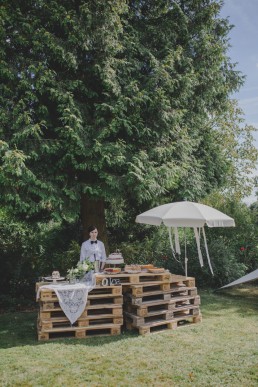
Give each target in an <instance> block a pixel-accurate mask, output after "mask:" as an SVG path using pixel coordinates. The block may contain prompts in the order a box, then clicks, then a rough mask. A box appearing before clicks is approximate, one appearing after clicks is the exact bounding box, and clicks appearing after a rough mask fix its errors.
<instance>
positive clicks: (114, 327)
mask: <svg viewBox="0 0 258 387" xmlns="http://www.w3.org/2000/svg"><path fill="white" fill-rule="evenodd" d="M43 284H46V283H40V284H39V283H38V284H36V289H37V290H38V288H39V286H40V285H43ZM38 302H39V314H38V324H37V328H38V340H40V341H42V340H50V339H55V338H65V337H74V338H85V337H86V338H87V337H92V336H107V335H109V336H110V335H119V334H120V333H121V327H122V325H123V295H122V287H121V285H120V286H96V287H95V288H94V289H93V290H92V291H90V292H89V294H88V299H87V304H86V307H85V309H84V311H83V312H82V314H81V316H80V317H79V318H78V320H77V321H76V322H75V323H74V324H72V325H71V323H70V321H69V320H68V318H67V317H66V316H65V314H64V312H63V311H62V309H61V307H60V305H59V301H58V298H57V296H56V293H55V292H54V291H52V290H50V289H42V290H41V291H40V296H39V300H38Z"/></svg>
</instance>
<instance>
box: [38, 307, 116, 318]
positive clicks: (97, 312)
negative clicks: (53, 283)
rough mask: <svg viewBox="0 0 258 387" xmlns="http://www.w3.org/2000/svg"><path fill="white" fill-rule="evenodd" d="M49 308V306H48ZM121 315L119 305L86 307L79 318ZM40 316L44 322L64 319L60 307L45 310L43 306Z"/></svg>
mask: <svg viewBox="0 0 258 387" xmlns="http://www.w3.org/2000/svg"><path fill="white" fill-rule="evenodd" d="M50 306H51V305H50ZM122 314H123V306H122V305H121V304H111V305H107V304H104V305H93V306H88V307H87V308H86V309H84V311H83V312H82V314H81V316H80V317H81V318H83V317H96V318H97V317H98V316H103V317H106V315H112V316H122ZM40 316H41V318H42V319H44V320H48V319H51V318H55V317H64V316H65V314H64V312H63V310H62V309H61V308H60V305H59V304H58V306H55V307H54V308H51V307H50V308H46V305H45V304H43V305H42V308H41V309H40Z"/></svg>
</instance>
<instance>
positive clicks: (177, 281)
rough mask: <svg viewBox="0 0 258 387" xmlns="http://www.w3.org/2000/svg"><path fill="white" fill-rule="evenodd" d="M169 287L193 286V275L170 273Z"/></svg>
mask: <svg viewBox="0 0 258 387" xmlns="http://www.w3.org/2000/svg"><path fill="white" fill-rule="evenodd" d="M170 284H171V287H173V286H187V287H189V288H192V287H195V278H194V277H185V276H183V275H177V274H171V277H170Z"/></svg>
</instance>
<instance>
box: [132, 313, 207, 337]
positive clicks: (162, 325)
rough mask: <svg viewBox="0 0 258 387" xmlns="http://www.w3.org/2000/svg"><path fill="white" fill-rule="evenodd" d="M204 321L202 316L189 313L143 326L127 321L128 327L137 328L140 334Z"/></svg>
mask: <svg viewBox="0 0 258 387" xmlns="http://www.w3.org/2000/svg"><path fill="white" fill-rule="evenodd" d="M201 321H202V317H201V315H200V314H199V315H198V316H193V315H188V316H180V317H177V318H173V319H171V320H169V321H164V320H159V321H154V322H150V323H146V324H143V325H141V326H134V325H133V323H132V322H131V321H126V328H127V329H129V330H132V329H137V330H138V332H139V334H140V335H147V334H150V333H155V332H161V331H164V330H167V329H176V328H178V327H181V326H184V325H188V324H189V323H192V324H195V323H198V322H201Z"/></svg>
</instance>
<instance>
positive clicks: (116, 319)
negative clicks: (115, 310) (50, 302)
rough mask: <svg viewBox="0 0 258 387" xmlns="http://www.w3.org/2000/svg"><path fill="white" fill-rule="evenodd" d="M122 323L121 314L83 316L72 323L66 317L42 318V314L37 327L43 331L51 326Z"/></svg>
mask: <svg viewBox="0 0 258 387" xmlns="http://www.w3.org/2000/svg"><path fill="white" fill-rule="evenodd" d="M106 324H113V325H123V316H114V315H105V317H104V316H94V317H88V318H87V317H84V318H79V319H78V320H76V321H75V323H74V324H71V323H70V321H69V320H68V318H66V317H65V316H64V317H53V318H51V319H48V320H44V319H43V318H42V316H40V317H39V319H38V329H39V330H41V331H42V332H45V331H46V330H48V329H53V328H69V327H71V326H73V327H91V326H96V325H106Z"/></svg>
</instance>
